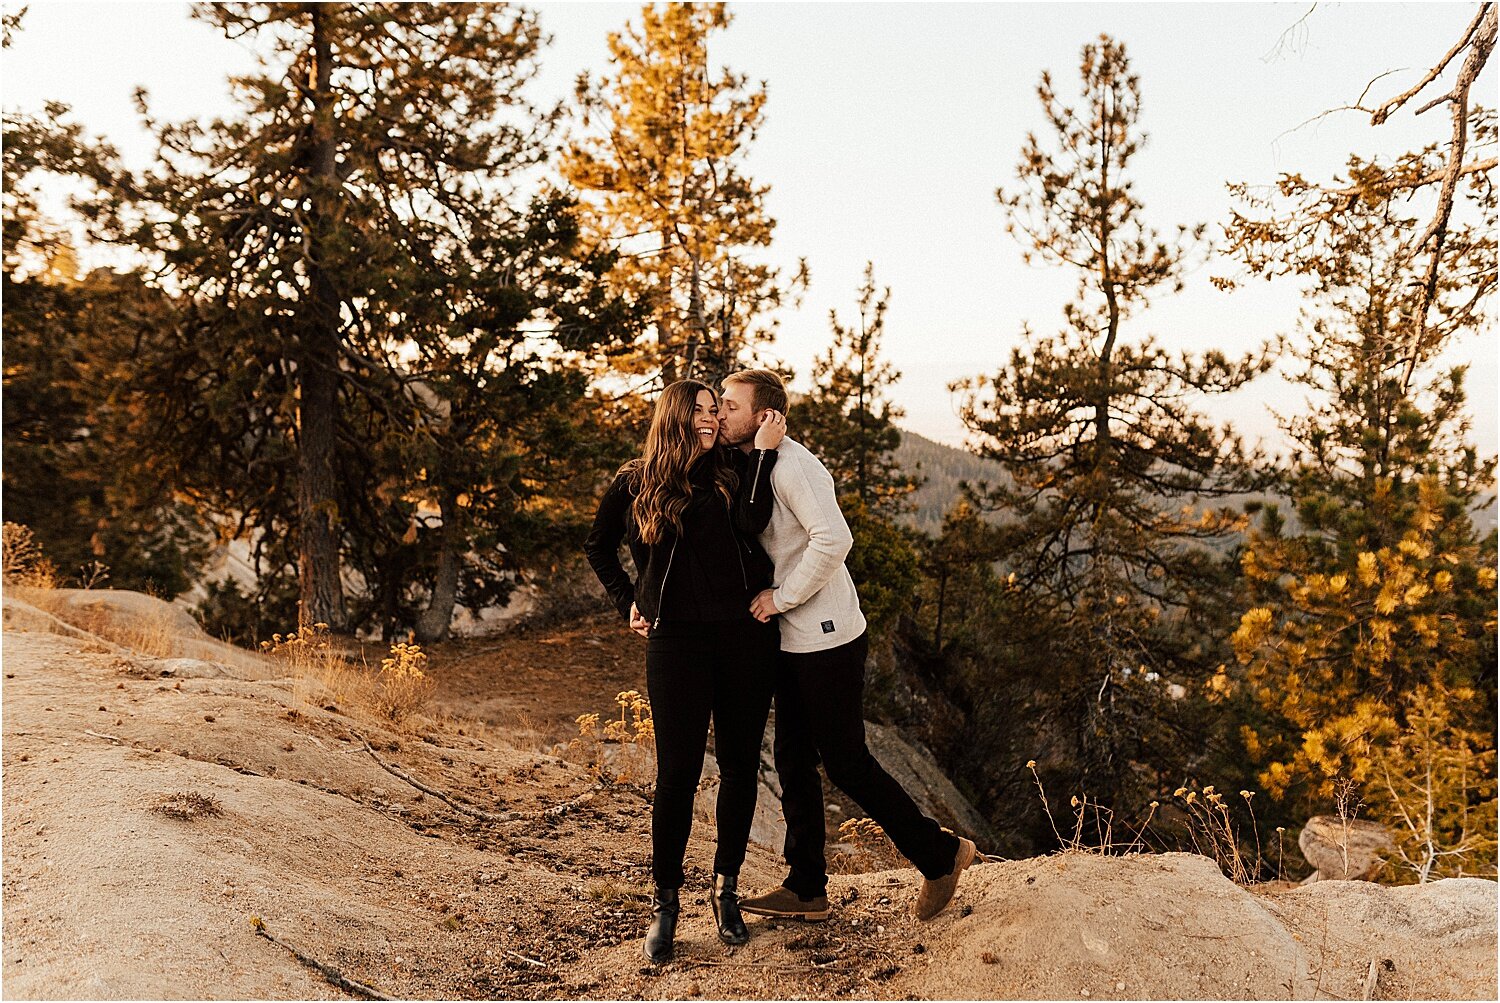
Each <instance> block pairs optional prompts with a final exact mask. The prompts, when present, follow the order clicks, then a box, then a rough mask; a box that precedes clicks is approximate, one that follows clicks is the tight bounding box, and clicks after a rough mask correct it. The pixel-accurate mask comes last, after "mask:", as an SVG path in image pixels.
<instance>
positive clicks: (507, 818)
mask: <svg viewBox="0 0 1500 1003" xmlns="http://www.w3.org/2000/svg"><path fill="white" fill-rule="evenodd" d="M355 737H357V738H358V739H359V740H360V741H361V742H363V743H364V746H365V751H366V752H368V753H369V754H370V758H371V759H373V760H375V762H377V763H379V764H380V768H381V769H382V770H385V771H386V772H387V773H389V774H390V775H391V776H393V777H396V778H398V779H400V780H404V781H405V782H406V783H408V784H411V785H412V786H413V787H415V788H416V789H417V790H419V791H421V792H422V793H423V794H431V795H432V796H433V797H435V798H437V799H438V800H439V801H442V802H443V803H444V804H446V805H448V806H449V807H450V808H452V809H454V810H455V811H458V812H460V813H462V814H464V815H470V816H472V817H474V818H477V819H479V820H480V821H483V822H515V821H517V820H518V819H520V818H521V817H522V816H521V813H520V812H518V811H506V812H501V813H499V814H498V815H497V814H495V813H493V812H487V811H480V810H479V809H478V808H471V807H470V806H469V805H466V804H464V803H463V802H462V801H456V800H454V799H453V798H452V797H451V796H449V795H447V794H445V793H443V792H442V791H440V790H438V789H437V788H436V787H429V786H427V785H426V784H424V783H422V781H420V780H418V779H417V778H416V777H414V776H412V775H411V774H410V773H407V772H406V771H405V770H403V769H401V768H400V767H399V766H392V765H391V764H390V763H387V762H386V761H385V760H383V759H381V758H380V757H379V756H377V755H376V754H375V750H374V749H372V748H371V747H370V741H369V739H367V738H365V737H364V736H363V735H356V736H355Z"/></svg>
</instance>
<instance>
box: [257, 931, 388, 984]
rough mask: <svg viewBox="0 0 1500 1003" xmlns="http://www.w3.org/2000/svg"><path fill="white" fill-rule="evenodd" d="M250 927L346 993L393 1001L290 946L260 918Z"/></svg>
mask: <svg viewBox="0 0 1500 1003" xmlns="http://www.w3.org/2000/svg"><path fill="white" fill-rule="evenodd" d="M250 925H251V926H252V927H254V928H255V932H256V933H258V934H260V935H261V936H262V937H264V938H266V939H267V940H269V941H270V942H271V943H273V944H275V945H276V946H277V947H279V948H281V949H282V950H284V951H287V952H288V953H290V954H291V956H292V957H294V958H296V959H297V960H298V961H300V962H302V963H303V964H304V965H306V966H307V967H308V968H311V969H312V970H313V971H315V972H317V973H318V974H319V975H321V976H323V978H325V979H327V980H328V981H329V982H332V983H333V984H334V985H336V986H338V987H339V988H340V989H343V990H344V991H346V992H351V993H354V994H355V995H356V996H363V997H364V998H365V999H368V1000H388V999H392V997H390V996H387V995H385V994H384V993H381V992H379V991H377V990H375V989H371V988H370V987H369V986H367V985H365V984H364V983H362V982H355V981H354V980H353V979H351V978H348V977H346V976H345V975H344V974H343V973H342V972H340V971H339V970H338V969H337V968H333V967H331V966H329V965H325V964H323V962H321V961H319V960H317V959H316V958H313V957H311V956H310V955H308V954H306V953H304V952H303V951H300V950H298V949H297V948H295V947H293V946H292V945H291V944H288V943H287V942H286V941H284V940H281V939H279V938H278V937H276V936H275V935H274V934H273V933H271V931H270V930H267V929H266V924H265V922H264V921H263V920H262V919H261V918H260V917H259V916H251V917H250Z"/></svg>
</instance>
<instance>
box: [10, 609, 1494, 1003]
mask: <svg viewBox="0 0 1500 1003" xmlns="http://www.w3.org/2000/svg"><path fill="white" fill-rule="evenodd" d="M148 607H149V603H140V602H136V603H135V606H134V607H132V609H134V610H135V612H130V613H125V612H119V613H117V614H116V616H117V618H118V617H127V616H138V617H149V616H151V613H150V610H149V608H148ZM161 619H163V618H160V617H158V621H160V620H161ZM89 626H90V627H91V628H92V629H95V630H98V629H99V624H98V623H97V622H90V624H89ZM174 629H181V628H180V625H179V627H178V628H174ZM147 633H149V632H147ZM111 636H113V637H116V638H120V637H124V636H126V635H125V634H122V633H119V632H115V633H113V634H112V635H111ZM192 640H193V643H194V644H195V645H196V647H195V648H194V649H193V658H192V659H187V660H181V659H179V660H176V661H172V660H169V659H164V658H162V657H161V652H160V649H159V648H156V649H153V650H155V651H156V653H155V654H147V653H145V652H143V651H140V650H134V649H132V648H131V647H130V646H129V645H121V644H119V643H117V642H116V641H106V640H103V639H102V638H98V637H95V636H94V635H91V634H88V633H81V632H77V631H76V630H75V631H73V632H68V631H65V630H64V629H63V628H62V627H61V626H59V625H58V624H57V623H56V622H54V621H53V620H51V619H50V618H49V617H47V616H45V615H43V614H38V613H37V612H35V611H34V610H33V609H32V608H31V607H30V606H29V605H27V604H26V603H24V602H22V601H20V600H19V599H16V598H12V597H11V596H10V595H8V596H7V598H6V606H5V634H4V648H3V662H4V675H5V679H4V684H3V705H4V713H3V732H4V734H3V739H4V741H3V770H4V772H3V783H4V787H3V804H4V812H3V814H4V886H3V895H4V898H3V905H4V918H3V928H4V943H3V976H4V982H5V995H6V996H7V997H9V998H38V999H41V998H47V999H64V998H101V999H102V998H267V999H272V998H294V999H295V998H307V999H324V998H327V999H333V998H346V997H349V996H350V993H348V992H346V991H345V990H343V989H340V988H338V987H336V986H335V985H334V984H333V983H332V982H330V981H329V980H328V979H327V978H326V977H325V976H324V975H323V974H320V973H319V972H317V971H315V970H313V969H312V968H310V967H308V966H307V965H305V964H304V963H302V962H300V961H298V960H297V959H296V958H294V957H293V956H292V954H291V953H289V952H288V951H287V950H286V949H284V948H283V947H282V946H278V944H276V943H272V942H271V941H270V940H268V939H266V938H265V937H263V936H261V935H259V934H258V933H257V931H256V929H255V928H254V927H253V926H252V922H251V920H252V917H258V918H259V919H260V920H261V921H262V922H263V924H264V927H265V930H266V931H267V932H269V933H270V934H271V935H272V936H274V937H276V938H277V939H278V940H280V941H282V942H283V943H285V944H287V945H290V946H292V947H295V948H297V949H298V950H300V951H302V952H303V953H304V954H305V955H307V956H308V957H310V958H312V959H315V960H317V961H319V962H321V963H323V964H324V965H326V966H329V967H330V968H332V969H336V970H337V971H338V972H340V973H342V975H343V976H345V977H346V978H349V979H353V980H356V981H357V982H359V983H362V984H363V985H366V986H369V987H372V988H374V989H375V990H377V991H379V992H380V993H383V994H385V995H389V996H393V997H403V998H459V999H467V998H474V999H479V998H516V999H542V998H546V999H559V998H584V999H613V998H626V999H637V998H639V999H658V998H677V999H690V998H695V997H704V998H731V999H737V998H745V999H752V998H753V999H767V998H773V999H795V998H845V997H849V998H876V999H912V998H932V999H1032V998H1041V999H1052V998H1057V999H1082V998H1090V999H1132V998H1133V999H1139V998H1148V999H1151V998H1187V999H1191V998H1199V999H1203V998H1231V999H1233V998H1305V999H1312V998H1322V999H1359V998H1362V996H1364V994H1365V990H1366V989H1367V988H1369V990H1370V993H1369V995H1370V997H1373V998H1377V999H1379V998H1407V999H1494V998H1495V995H1496V976H1495V967H1494V966H1495V952H1496V888H1495V884H1494V883H1493V882H1488V881H1481V880H1477V879H1462V880H1448V881H1442V882H1437V883H1434V884H1430V885H1428V886H1425V887H1420V888H1419V887H1407V888H1387V887H1382V886H1377V885H1371V884H1367V883H1362V882H1341V881H1333V882H1323V883H1318V884H1315V885H1311V886H1308V887H1305V888H1288V887H1280V888H1275V889H1258V890H1247V889H1244V888H1240V887H1237V886H1235V885H1234V884H1232V883H1230V882H1229V881H1227V880H1225V879H1224V878H1223V877H1222V876H1221V875H1220V873H1219V871H1218V870H1217V868H1216V867H1215V866H1214V865H1213V863H1212V862H1211V861H1208V860H1206V859H1204V858H1201V857H1195V856H1191V855H1186V854H1166V855H1153V856H1137V857H1123V858H1122V857H1098V856H1091V855H1085V854H1062V855H1058V856H1052V857H1045V858H1037V859H1032V860H1021V861H1005V862H995V863H986V864H982V865H979V866H976V867H975V868H973V869H971V870H970V871H969V872H967V873H966V875H965V877H964V879H963V881H962V883H961V885H960V888H959V892H958V896H957V898H956V899H955V902H954V904H953V905H952V906H951V907H950V908H949V909H948V910H947V911H946V912H945V913H943V914H942V915H941V916H939V917H938V918H937V919H935V920H933V921H932V922H929V923H917V922H916V921H914V920H912V919H911V918H910V917H909V916H908V913H907V910H908V907H909V905H910V902H911V899H912V897H913V895H914V891H915V882H916V874H915V872H913V871H910V870H900V871H881V872H874V873H864V874H853V875H841V876H837V877H835V878H834V880H833V884H832V888H831V895H832V898H833V900H834V902H835V903H836V905H837V908H836V911H835V915H834V918H833V919H832V920H830V921H829V922H827V923H823V924H802V923H781V924H776V923H770V922H767V921H765V920H760V919H753V920H752V921H751V923H752V934H753V939H752V941H751V942H750V944H749V945H747V946H745V947H742V948H738V949H730V948H726V947H724V946H723V945H721V944H719V943H718V941H717V940H716V939H715V938H714V936H713V929H712V925H711V919H710V916H709V911H708V908H707V904H706V900H705V899H704V898H703V892H704V890H705V889H706V888H707V882H708V874H707V872H706V870H705V866H706V865H707V863H708V861H709V860H710V859H711V854H712V836H713V831H712V826H711V824H709V823H706V822H700V823H699V824H698V825H697V826H696V828H695V832H694V838H693V842H692V844H691V845H690V847H689V851H688V854H689V862H690V864H692V867H691V869H690V872H689V887H688V889H687V893H686V895H685V901H686V907H685V915H684V920H683V924H682V928H681V934H680V941H679V957H678V960H677V961H675V962H674V963H672V964H670V965H666V966H663V967H661V968H659V969H652V968H650V967H648V966H646V965H645V964H644V962H643V961H642V959H641V956H640V945H639V941H638V938H639V937H640V935H641V934H642V933H643V931H644V927H645V924H646V922H647V911H648V906H647V900H646V894H647V893H648V891H649V885H648V866H647V865H648V859H649V808H650V806H649V803H648V801H647V800H646V797H645V796H644V793H643V791H642V790H640V789H638V788H636V787H634V786H632V785H630V784H610V783H601V782H600V780H599V777H598V776H597V775H596V773H594V772H592V771H590V770H588V769H587V768H585V767H584V766H582V765H580V764H579V763H577V762H574V761H572V758H573V757H569V758H559V757H558V756H555V755H552V754H550V752H549V751H546V750H551V749H553V748H555V745H554V743H556V742H558V741H562V740H565V739H566V738H567V737H568V736H569V735H570V734H571V733H572V731H573V727H572V719H573V718H574V717H575V716H576V715H577V714H579V713H582V712H584V711H589V710H592V711H597V712H608V711H609V710H610V709H611V708H612V706H613V701H614V695H615V693H616V692H618V691H619V690H622V689H630V688H638V687H639V686H640V681H639V678H638V677H639V661H640V659H639V655H640V652H639V651H637V650H636V649H635V647H634V646H633V639H632V638H629V637H627V636H624V635H623V634H622V633H621V632H619V631H617V629H616V625H615V624H613V623H611V622H608V621H591V620H584V621H579V622H575V623H572V624H570V625H568V626H567V627H566V628H564V629H561V630H554V631H530V632H517V633H514V634H512V635H507V636H505V637H500V638H492V639H489V640H485V641H481V640H472V641H464V642H456V643H454V644H451V645H447V646H444V647H442V648H440V649H439V650H437V651H436V652H434V659H433V662H432V665H431V667H430V674H431V675H432V676H433V677H434V678H436V679H437V681H438V690H437V693H436V695H435V698H434V703H433V705H432V707H431V708H430V712H429V714H428V715H427V716H425V717H421V718H418V719H416V720H415V721H414V722H412V723H410V724H408V725H407V726H404V727H403V728H401V729H396V728H393V727H387V726H382V725H380V724H379V723H378V722H377V721H375V720H374V718H373V717H371V716H369V715H368V714H365V713H362V712H360V711H359V710H358V709H357V708H354V707H352V706H340V705H339V704H338V703H337V702H330V701H328V700H327V699H326V694H324V693H321V692H320V691H319V689H318V687H317V686H316V685H310V684H309V683H308V682H307V680H305V679H302V680H299V679H298V678H296V677H294V676H291V675H288V674H287V673H286V668H285V666H284V665H281V664H279V663H277V662H275V661H274V660H270V659H258V658H246V657H245V656H244V655H243V653H231V652H227V651H219V652H218V654H219V655H220V656H222V657H215V649H214V648H213V644H214V643H215V642H212V641H208V640H207V639H204V638H201V637H198V638H194V639H192ZM164 673H165V674H164ZM366 739H368V741H369V743H370V745H371V747H372V748H373V750H374V754H373V755H372V754H371V752H370V751H368V750H367V749H366V748H365V744H364V742H365V740H366ZM376 756H378V757H379V759H380V760H383V761H384V762H385V763H388V764H390V765H392V766H394V767H396V768H398V769H400V770H403V771H405V772H407V773H408V774H409V775H410V776H411V777H412V778H413V779H415V780H417V781H419V782H420V783H423V784H425V785H426V786H428V787H431V788H433V789H434V790H438V791H442V792H445V793H446V794H447V795H449V796H450V797H452V798H453V799H455V800H457V801H459V802H460V803H463V804H467V805H470V806H472V807H474V808H475V809H478V810H481V811H483V812H486V813H488V814H490V815H492V816H495V817H496V820H493V821H481V820H479V819H477V818H474V817H472V816H471V815H468V814H465V813H462V812H460V811H458V810H456V809H455V808H453V807H452V806H450V805H449V804H448V803H446V802H444V801H443V800H440V799H439V798H437V797H435V796H433V795H431V794H426V793H423V792H422V791H420V790H418V789H417V788H416V787H414V786H412V785H411V784H408V783H407V782H405V781H403V780H401V779H399V778H398V777H396V776H394V775H393V774H392V773H390V772H388V771H387V770H386V769H384V768H383V767H382V766H381V764H380V762H378V761H377V759H376ZM174 806H175V807H176V808H177V811H176V814H175V815H174V814H170V813H164V812H163V811H162V809H163V808H164V807H165V808H167V809H168V810H169V811H170V810H171V809H172V808H173V807H174ZM779 874H780V868H779V865H778V861H777V859H776V856H775V855H774V853H773V852H772V851H771V850H769V849H767V848H765V847H761V846H752V848H751V854H750V858H749V860H748V861H747V864H746V870H745V873H744V875H743V876H742V883H743V884H745V885H747V886H751V887H754V886H757V885H760V884H764V883H769V882H771V881H774V880H775V879H776V878H777V877H779ZM1372 966H1373V972H1374V981H1373V983H1371V982H1370V981H1369V980H1370V978H1371V972H1372Z"/></svg>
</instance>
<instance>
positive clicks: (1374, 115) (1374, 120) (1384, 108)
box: [1370, 3, 1495, 125]
mask: <svg viewBox="0 0 1500 1003" xmlns="http://www.w3.org/2000/svg"><path fill="white" fill-rule="evenodd" d="M1494 7H1495V5H1494V4H1492V3H1486V4H1482V5H1481V6H1480V8H1479V13H1477V14H1475V15H1474V20H1472V21H1470V22H1469V26H1468V28H1466V29H1464V33H1463V37H1462V38H1460V39H1459V40H1458V42H1457V43H1456V44H1455V45H1454V46H1453V48H1451V49H1449V50H1448V53H1447V55H1445V56H1443V58H1442V59H1441V60H1439V61H1438V62H1437V64H1436V65H1435V66H1433V67H1432V69H1430V70H1428V71H1427V75H1426V76H1424V77H1423V78H1422V79H1421V80H1419V81H1418V82H1417V83H1416V85H1415V86H1413V87H1412V88H1411V89H1409V90H1407V91H1406V92H1405V93H1404V94H1398V95H1396V96H1395V97H1393V98H1391V99H1390V100H1389V101H1387V102H1386V103H1385V104H1383V105H1381V106H1380V107H1379V108H1376V109H1375V110H1374V111H1373V112H1371V113H1370V124H1371V125H1380V124H1382V123H1383V122H1385V120H1386V119H1388V118H1390V116H1391V112H1393V111H1396V110H1397V109H1399V108H1400V107H1401V106H1402V105H1404V104H1406V102H1408V101H1410V100H1411V99H1412V98H1414V97H1416V96H1417V95H1418V94H1420V93H1422V91H1424V90H1425V89H1426V88H1427V85H1428V84H1430V83H1432V82H1433V81H1434V80H1436V79H1437V78H1438V77H1440V76H1442V73H1443V71H1444V70H1445V69H1447V68H1448V64H1449V63H1451V62H1452V61H1453V57H1454V56H1456V55H1458V54H1459V53H1460V52H1462V51H1463V50H1464V49H1465V48H1467V47H1468V45H1469V43H1470V42H1471V41H1473V40H1474V35H1475V32H1476V31H1478V30H1479V26H1480V24H1481V22H1483V21H1484V19H1485V16H1486V15H1489V16H1490V20H1491V22H1493V21H1494ZM1491 37H1492V38H1493V29H1492V31H1491ZM1423 110H1424V111H1425V110H1426V109H1423ZM1418 114H1420V112H1418Z"/></svg>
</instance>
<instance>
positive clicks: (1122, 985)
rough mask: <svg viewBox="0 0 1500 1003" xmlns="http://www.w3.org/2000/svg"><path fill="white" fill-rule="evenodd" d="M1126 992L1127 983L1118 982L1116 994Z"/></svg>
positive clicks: (1252, 952)
mask: <svg viewBox="0 0 1500 1003" xmlns="http://www.w3.org/2000/svg"><path fill="white" fill-rule="evenodd" d="M1250 953H1251V954H1254V953H1255V952H1254V951H1251V952H1250ZM1124 991H1125V983H1123V982H1116V983H1115V992H1117V993H1123V992H1124Z"/></svg>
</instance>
